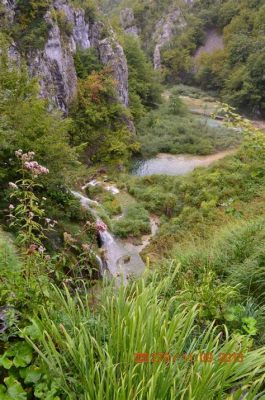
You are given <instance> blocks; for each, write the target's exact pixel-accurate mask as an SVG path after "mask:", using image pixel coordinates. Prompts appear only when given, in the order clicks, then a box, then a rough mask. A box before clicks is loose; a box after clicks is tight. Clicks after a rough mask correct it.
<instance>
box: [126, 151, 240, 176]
mask: <svg viewBox="0 0 265 400" xmlns="http://www.w3.org/2000/svg"><path fill="white" fill-rule="evenodd" d="M233 153H234V150H226V151H222V152H220V153H216V154H212V155H209V156H191V155H185V154H182V155H173V154H166V153H160V154H158V155H157V156H156V157H154V158H150V159H149V160H141V161H136V162H135V165H134V167H133V169H132V174H133V175H138V176H148V175H185V174H188V173H189V172H192V171H193V170H194V169H195V168H197V167H208V166H209V165H210V164H212V163H213V162H214V161H218V160H221V159H222V158H224V157H225V156H227V155H230V154H233Z"/></svg>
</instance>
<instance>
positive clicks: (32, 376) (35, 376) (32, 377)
mask: <svg viewBox="0 0 265 400" xmlns="http://www.w3.org/2000/svg"><path fill="white" fill-rule="evenodd" d="M19 373H20V376H21V378H23V379H24V382H25V383H37V382H38V381H39V380H40V378H41V375H42V373H41V370H40V368H38V367H36V366H34V365H30V366H29V367H27V368H24V369H22V370H20V372H19Z"/></svg>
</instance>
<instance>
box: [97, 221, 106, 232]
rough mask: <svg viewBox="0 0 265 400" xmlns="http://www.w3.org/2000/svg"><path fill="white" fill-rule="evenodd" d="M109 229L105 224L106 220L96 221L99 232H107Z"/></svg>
mask: <svg viewBox="0 0 265 400" xmlns="http://www.w3.org/2000/svg"><path fill="white" fill-rule="evenodd" d="M107 229H108V228H107V225H106V224H104V222H102V221H101V222H97V223H96V230H97V231H98V232H105V231H106V230H107Z"/></svg>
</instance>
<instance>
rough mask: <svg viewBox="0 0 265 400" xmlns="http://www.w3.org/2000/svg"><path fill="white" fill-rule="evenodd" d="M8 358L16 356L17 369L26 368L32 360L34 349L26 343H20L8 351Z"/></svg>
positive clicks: (14, 362) (14, 360) (14, 361)
mask: <svg viewBox="0 0 265 400" xmlns="http://www.w3.org/2000/svg"><path fill="white" fill-rule="evenodd" d="M6 355H7V356H14V359H13V364H14V365H15V367H26V366H27V365H28V364H29V363H30V362H31V360H32V348H31V347H30V345H29V344H27V343H26V342H18V343H16V344H15V345H14V346H12V347H11V348H10V349H8V350H7V351H6Z"/></svg>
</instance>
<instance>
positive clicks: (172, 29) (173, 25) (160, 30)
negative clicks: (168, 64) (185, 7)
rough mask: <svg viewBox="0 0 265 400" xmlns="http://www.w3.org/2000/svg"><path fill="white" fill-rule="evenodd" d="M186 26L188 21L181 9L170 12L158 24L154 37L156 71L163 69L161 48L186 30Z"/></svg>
mask: <svg viewBox="0 0 265 400" xmlns="http://www.w3.org/2000/svg"><path fill="white" fill-rule="evenodd" d="M185 26H186V21H185V19H184V17H183V15H182V12H181V9H180V8H177V9H175V10H172V11H170V12H169V13H168V14H167V15H166V16H164V17H163V18H161V19H160V20H159V21H158V22H157V24H156V28H155V32H154V35H153V40H154V43H155V49H154V57H153V62H154V68H155V69H159V68H160V67H161V54H160V51H161V48H162V47H163V46H165V44H167V43H168V42H169V41H170V40H171V39H172V37H173V36H174V35H175V34H176V32H177V30H178V31H180V30H182V29H183V28H185Z"/></svg>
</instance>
